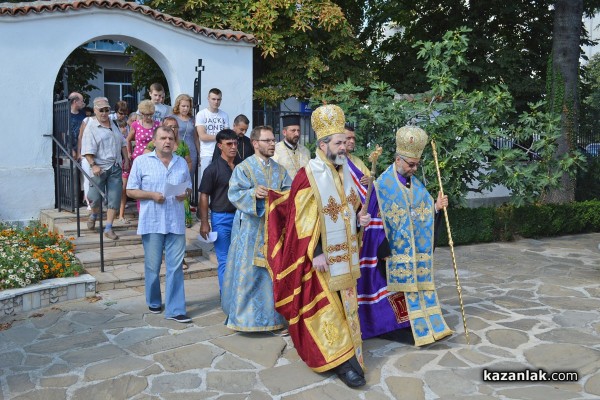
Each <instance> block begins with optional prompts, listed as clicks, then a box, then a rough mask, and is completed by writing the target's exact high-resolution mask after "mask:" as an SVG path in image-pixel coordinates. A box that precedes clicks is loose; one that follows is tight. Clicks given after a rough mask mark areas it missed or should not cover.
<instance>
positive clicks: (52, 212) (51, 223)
mask: <svg viewBox="0 0 600 400" xmlns="http://www.w3.org/2000/svg"><path fill="white" fill-rule="evenodd" d="M89 213H90V211H89V210H88V209H87V208H86V207H85V206H84V207H81V208H80V209H79V217H80V220H81V230H82V231H83V230H87V227H86V225H85V224H86V222H87V220H88V216H89ZM137 216H138V212H137V209H136V207H135V203H131V202H130V204H129V207H128V208H126V209H125V218H127V219H129V220H131V221H134V220H137ZM103 217H104V219H105V220H106V210H105V211H104V212H103ZM40 222H41V223H42V224H44V225H46V226H47V227H48V229H50V230H51V231H53V232H57V233H62V232H61V231H59V230H58V229H57V227H58V226H60V225H62V224H65V223H76V222H77V214H76V213H75V212H70V211H58V210H57V209H48V210H41V211H40ZM72 231H73V232H76V228H74V229H72Z"/></svg>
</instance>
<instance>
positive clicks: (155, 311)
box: [148, 307, 162, 314]
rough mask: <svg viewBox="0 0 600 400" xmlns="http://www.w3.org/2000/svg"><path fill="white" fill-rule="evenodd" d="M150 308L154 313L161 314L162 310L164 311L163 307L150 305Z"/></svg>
mask: <svg viewBox="0 0 600 400" xmlns="http://www.w3.org/2000/svg"><path fill="white" fill-rule="evenodd" d="M148 310H150V312H151V313H152V314H160V312H161V311H162V308H160V307H148Z"/></svg>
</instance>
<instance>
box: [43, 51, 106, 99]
mask: <svg viewBox="0 0 600 400" xmlns="http://www.w3.org/2000/svg"><path fill="white" fill-rule="evenodd" d="M65 68H66V72H67V83H68V85H67V87H68V91H69V92H80V93H81V94H83V96H84V99H85V101H86V102H89V98H88V95H87V94H86V93H87V92H90V91H92V90H94V89H98V88H97V87H96V86H94V85H92V84H90V83H89V82H90V81H91V80H93V79H94V78H96V75H98V73H99V72H100V71H101V70H102V69H101V68H100V66H99V65H98V64H97V63H96V59H95V58H94V56H93V55H92V54H90V52H88V51H87V50H86V49H85V48H84V47H83V46H81V47H78V48H76V49H75V50H73V52H72V53H71V54H69V56H68V57H67V59H66V60H65V62H64V63H63V64H62V66H61V68H60V70H59V71H58V74H57V75H56V81H55V82H54V94H57V95H59V94H61V93H62V92H63V87H64V83H63V77H64V70H65ZM68 95H69V93H64V96H68Z"/></svg>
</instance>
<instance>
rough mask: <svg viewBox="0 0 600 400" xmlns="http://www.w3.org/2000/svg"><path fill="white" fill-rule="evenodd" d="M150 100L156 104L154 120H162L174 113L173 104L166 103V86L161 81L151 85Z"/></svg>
mask: <svg viewBox="0 0 600 400" xmlns="http://www.w3.org/2000/svg"><path fill="white" fill-rule="evenodd" d="M148 93H149V94H150V100H151V101H152V103H153V104H154V120H155V121H159V122H162V120H163V119H165V117H166V116H167V115H171V114H172V109H171V106H168V105H166V104H164V102H165V88H164V87H163V85H161V84H160V83H153V84H152V85H150V90H149V92H148Z"/></svg>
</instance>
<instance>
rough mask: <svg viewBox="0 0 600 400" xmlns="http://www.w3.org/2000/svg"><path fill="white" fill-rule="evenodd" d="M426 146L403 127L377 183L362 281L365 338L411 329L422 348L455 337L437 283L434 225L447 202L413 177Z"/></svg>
mask: <svg viewBox="0 0 600 400" xmlns="http://www.w3.org/2000/svg"><path fill="white" fill-rule="evenodd" d="M427 141H428V138H427V134H426V133H425V131H424V130H423V129H421V128H418V127H416V126H405V127H402V128H400V129H399V130H398V131H397V132H396V154H395V159H394V162H393V163H392V164H391V165H390V166H389V167H388V168H387V169H386V170H385V171H384V172H383V173H382V174H381V175H380V176H379V177H378V178H377V180H375V182H374V190H373V192H372V194H371V198H370V201H369V204H368V210H367V212H368V213H369V214H370V215H372V216H373V218H372V220H371V223H370V224H369V226H368V228H367V229H366V230H365V232H364V235H363V238H362V239H363V242H362V247H361V252H360V257H361V258H360V265H361V266H360V269H361V277H360V279H359V280H358V303H359V309H358V311H359V316H360V325H361V331H362V335H363V339H368V338H371V337H375V336H380V335H382V337H384V338H386V339H391V340H401V339H400V338H402V337H403V336H404V335H403V334H404V329H410V330H412V337H413V338H414V342H415V345H417V346H422V345H425V344H429V343H433V342H435V341H436V340H440V339H442V338H444V337H446V336H449V335H451V334H452V331H451V330H450V328H448V325H446V321H445V320H444V317H443V315H442V310H441V307H440V304H439V302H438V295H437V292H436V289H435V283H434V279H433V278H434V274H433V249H434V230H435V229H434V226H435V225H436V222H437V223H439V222H440V220H441V213H440V210H442V209H443V208H444V207H446V206H447V205H448V197H447V196H442V194H441V192H440V193H439V194H438V196H437V200H436V201H434V199H433V197H432V196H431V195H430V194H429V192H428V191H427V189H426V188H425V185H423V183H421V181H419V180H418V179H417V178H416V177H415V176H414V173H415V172H416V171H417V169H418V167H419V163H420V160H421V154H422V153H423V149H424V147H425V145H426V144H427Z"/></svg>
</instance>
